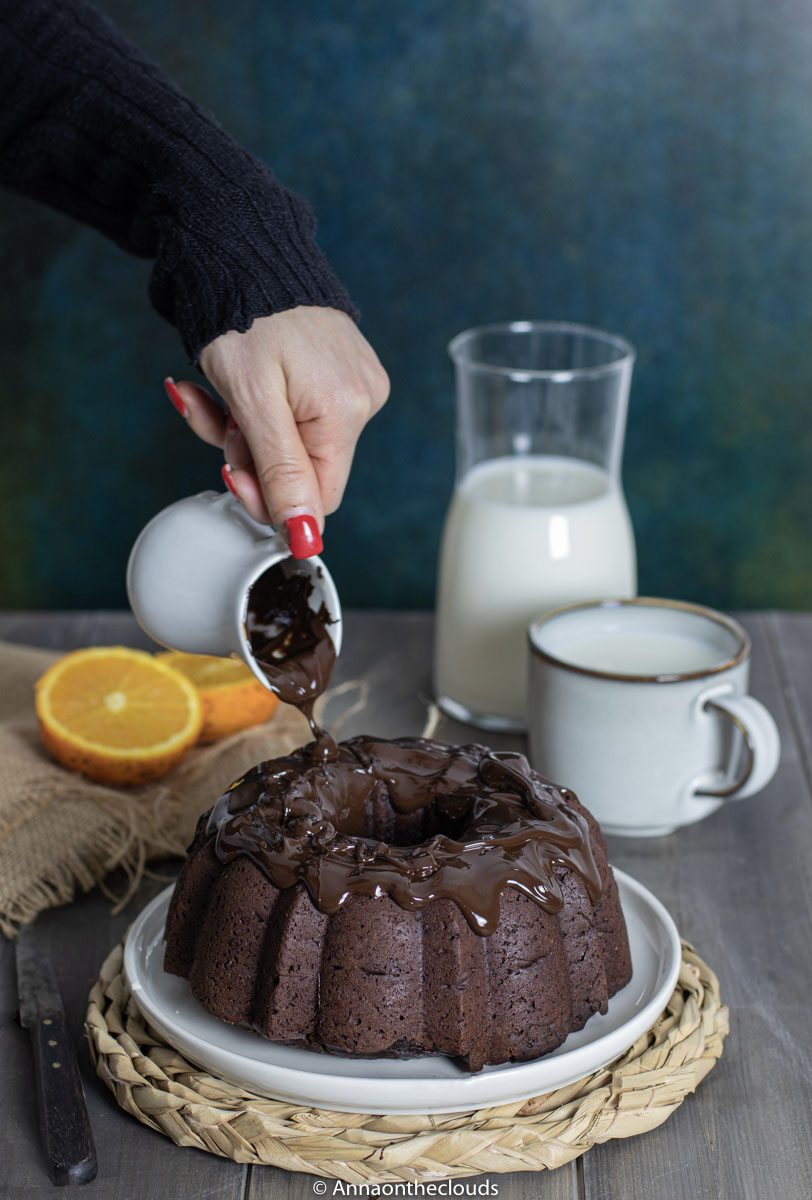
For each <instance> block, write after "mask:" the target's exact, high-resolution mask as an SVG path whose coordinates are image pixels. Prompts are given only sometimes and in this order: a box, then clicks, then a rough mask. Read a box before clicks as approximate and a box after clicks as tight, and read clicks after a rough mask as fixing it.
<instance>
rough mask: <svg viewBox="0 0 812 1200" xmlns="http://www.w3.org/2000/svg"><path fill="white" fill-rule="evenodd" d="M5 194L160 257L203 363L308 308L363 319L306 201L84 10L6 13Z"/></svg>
mask: <svg viewBox="0 0 812 1200" xmlns="http://www.w3.org/2000/svg"><path fill="white" fill-rule="evenodd" d="M0 184H3V185H5V186H7V187H10V188H13V189H14V190H15V191H18V192H22V193H24V194H25V195H27V196H32V197H34V198H35V199H37V200H41V201H43V202H45V203H46V204H49V205H51V206H52V207H54V208H57V209H60V210H61V211H62V212H65V213H68V214H69V215H70V216H72V217H76V218H78V219H79V220H80V221H84V222H85V223H86V224H88V225H92V226H94V227H95V228H96V229H98V230H100V231H101V232H102V233H103V234H106V235H107V236H108V237H110V238H112V239H113V240H114V241H116V242H117V243H118V244H119V245H120V246H122V247H123V248H124V249H125V250H127V251H129V252H130V253H131V254H137V255H140V256H142V257H145V258H154V259H155V268H154V270H153V272H152V277H151V280H150V296H151V298H152V302H153V304H154V305H155V307H156V308H157V309H158V311H159V312H160V313H162V314H163V316H165V317H166V318H167V319H168V320H169V321H171V322H172V323H173V324H174V325H175V326H176V327H177V329H178V330H179V332H180V335H181V337H182V339H183V342H184V345H185V347H186V350H187V352H188V354H189V357H190V359H191V360H192V361H193V362H196V361H197V358H198V355H199V354H200V351H201V350H202V348H203V347H204V346H205V345H207V344H208V342H210V341H212V339H213V338H215V337H217V336H218V335H219V334H221V333H225V332H226V331H227V330H230V329H236V330H239V331H240V332H243V331H244V330H246V329H247V328H248V327H249V326H250V324H251V322H252V321H253V320H254V318H255V317H258V316H266V315H268V314H270V313H275V312H281V311H283V310H284V309H288V308H294V307H295V306H296V305H299V304H312V305H322V306H329V307H332V308H338V309H341V310H342V311H344V312H347V313H350V314H351V315H352V316H355V315H356V313H355V311H354V309H353V307H352V303H351V301H350V299H349V297H348V296H347V294H346V292H345V291H344V289H343V288H342V286H341V284H340V283H339V281H338V280H337V278H336V277H335V275H334V274H333V272H332V270H331V269H330V266H329V265H328V263H327V261H326V259H325V258H324V256H323V255H322V253H321V251H320V250H319V248H318V246H317V245H316V241H315V222H314V219H313V215H312V213H311V210H310V208H309V207H308V205H307V204H306V202H305V201H304V200H303V199H302V198H301V197H300V196H297V195H296V194H295V193H293V192H290V191H288V190H287V189H286V188H284V187H283V186H282V185H281V184H280V183H279V182H278V180H277V179H275V178H274V176H273V174H272V173H271V171H270V170H269V169H268V168H267V167H266V166H265V165H264V164H263V163H262V162H260V161H259V160H258V159H256V158H254V157H253V156H252V155H250V154H248V153H247V151H245V150H243V149H242V148H241V147H240V146H238V145H237V144H236V143H235V142H234V141H233V139H232V138H230V137H229V136H228V135H227V134H226V133H224V132H223V130H222V129H220V128H219V126H218V125H217V124H216V123H215V122H214V121H213V120H212V118H211V117H209V116H207V114H206V113H204V112H203V111H202V110H201V109H200V108H198V107H197V105H196V104H194V103H193V102H192V101H191V100H190V99H189V98H188V97H187V96H185V95H184V94H183V93H182V92H181V91H180V90H179V89H178V88H177V87H176V86H175V85H174V84H173V83H172V81H171V79H169V77H168V76H167V75H166V74H165V73H164V72H163V71H162V70H161V69H160V68H159V67H157V66H156V65H155V64H154V63H152V62H150V61H149V59H147V58H146V57H145V56H144V55H143V54H141V52H140V51H139V50H137V49H136V47H135V46H133V45H132V43H130V42H128V41H127V40H126V39H125V38H124V37H123V36H122V35H121V34H120V33H119V32H118V31H117V30H116V29H115V28H114V27H113V26H112V25H111V24H110V23H109V22H108V21H107V20H106V19H105V18H104V17H102V16H101V15H100V14H99V13H98V12H97V11H96V10H95V9H94V8H93V7H92V6H91V5H89V4H87V3H86V2H85V0H0Z"/></svg>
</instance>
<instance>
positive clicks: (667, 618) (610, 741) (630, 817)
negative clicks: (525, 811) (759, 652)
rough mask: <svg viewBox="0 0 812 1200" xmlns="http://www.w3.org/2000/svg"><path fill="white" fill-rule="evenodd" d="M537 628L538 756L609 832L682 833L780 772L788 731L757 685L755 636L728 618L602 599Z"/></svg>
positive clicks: (539, 766)
mask: <svg viewBox="0 0 812 1200" xmlns="http://www.w3.org/2000/svg"><path fill="white" fill-rule="evenodd" d="M529 639H530V673H529V691H528V714H529V719H528V737H529V743H530V761H531V763H532V764H533V766H534V767H535V769H536V770H537V771H539V772H540V774H542V775H544V776H546V777H547V778H549V779H552V780H554V781H555V782H556V783H559V784H564V785H566V786H567V787H571V788H572V790H573V791H574V792H575V793H576V795H577V796H578V797H579V799H581V800H582V801H583V803H584V804H585V805H586V806H587V808H589V809H590V810H591V811H592V812H593V813H594V815H595V817H596V818H597V819H598V821H599V822H600V824H601V826H602V828H603V829H604V830H605V831H606V832H608V833H618V834H626V835H628V836H634V837H656V836H659V835H662V834H666V833H671V832H672V831H673V830H674V829H677V828H679V827H680V826H681V825H690V824H692V823H693V822H694V821H699V820H701V819H702V818H703V817H706V816H708V815H709V814H710V813H712V812H714V811H715V810H716V809H718V808H719V807H720V806H721V805H722V804H723V803H724V802H725V801H726V800H737V799H741V798H743V797H744V796H752V795H753V794H754V793H755V792H758V791H760V790H761V789H762V788H763V787H765V786H766V784H767V783H769V781H770V780H771V779H772V777H773V775H774V774H775V771H776V768H777V766H778V759H779V755H780V749H781V744H780V739H779V736H778V730H777V728H776V725H775V721H774V720H773V718H772V717H771V716H770V714H769V712H768V711H767V709H766V708H765V707H764V705H763V704H761V703H760V702H759V701H758V700H755V699H754V698H753V697H752V696H748V695H747V685H748V678H749V670H750V639H749V638H748V636H747V634H746V632H745V631H744V629H742V627H741V626H740V625H739V624H738V622H736V621H734V620H733V619H732V618H731V617H728V616H725V615H724V614H723V613H719V612H715V611H714V610H713V609H710V608H703V607H701V606H699V605H696V604H687V603H682V602H680V601H676V600H655V599H648V598H645V597H641V598H638V599H633V600H603V601H600V600H599V601H594V602H588V603H585V604H573V605H568V606H567V607H566V608H558V609H554V610H553V611H552V612H549V613H545V615H544V616H541V617H539V618H538V619H537V620H536V621H534V622H533V623H532V624H531V626H530V629H529Z"/></svg>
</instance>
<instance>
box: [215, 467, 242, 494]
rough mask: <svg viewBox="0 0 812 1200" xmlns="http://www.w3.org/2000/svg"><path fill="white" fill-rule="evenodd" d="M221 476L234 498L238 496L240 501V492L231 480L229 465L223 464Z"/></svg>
mask: <svg viewBox="0 0 812 1200" xmlns="http://www.w3.org/2000/svg"><path fill="white" fill-rule="evenodd" d="M220 474H221V475H222V476H223V483H224V484H225V485H226V487H227V488H228V490H229V491H230V492H231V494H232V496H236V497H237V499H238V500H239V498H240V496H239V492H238V491H237V489H236V488H235V486H234V480H233V479H232V478H231V467H230V466H229V465H228V463H223V468H222V470H221V471H220Z"/></svg>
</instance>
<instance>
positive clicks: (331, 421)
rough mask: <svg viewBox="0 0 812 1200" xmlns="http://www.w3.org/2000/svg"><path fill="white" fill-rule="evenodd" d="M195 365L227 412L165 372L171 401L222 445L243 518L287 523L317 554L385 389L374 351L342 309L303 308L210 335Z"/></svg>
mask: <svg viewBox="0 0 812 1200" xmlns="http://www.w3.org/2000/svg"><path fill="white" fill-rule="evenodd" d="M200 366H201V368H202V370H203V372H204V373H205V375H206V378H207V379H209V380H210V382H211V383H212V384H213V385H214V387H215V388H216V389H217V391H218V392H219V393H220V395H221V396H222V397H223V399H224V400H225V402H226V405H227V407H228V415H227V416H226V415H225V414H224V413H223V411H222V409H221V408H220V406H219V405H218V404H217V403H216V401H215V400H214V399H213V398H212V397H211V396H210V395H209V393H208V392H207V391H206V390H205V388H202V387H199V386H198V385H197V384H195V383H189V382H181V383H178V384H175V383H174V382H173V381H172V380H171V379H169V380H167V381H166V389H167V392H168V393H169V397H170V399H171V400H172V402H173V404H174V405H175V407H176V408H177V409H178V410H179V411H180V412H181V413H182V415H183V416H185V417H186V419H187V421H188V422H189V425H190V426H191V428H192V429H193V430H194V432H195V433H196V434H197V436H198V437H199V438H202V439H203V441H204V442H208V443H209V444H210V445H212V446H219V447H221V448H222V450H223V451H224V453H225V459H226V465H225V466H224V467H223V477H224V479H225V482H226V483H227V484H228V486H229V487H230V488H231V490H232V491H233V492H234V493H235V494H236V495H237V496H238V497H239V499H240V500H241V501H242V503H243V505H244V506H245V508H246V509H247V511H248V512H249V513H250V515H251V516H252V517H254V518H255V519H256V520H257V521H260V522H262V523H268V524H271V525H274V526H275V527H276V528H277V529H279V530H284V529H287V532H288V536H289V537H290V540H291V550H292V552H293V554H294V556H295V557H297V558H306V557H308V556H309V555H310V554H317V553H318V552H319V550H320V549H321V537H320V531H321V530H322V529H323V528H324V517H325V515H326V514H327V513H331V512H334V511H335V509H336V508H338V506H339V504H340V503H341V497H342V496H343V494H344V488H345V487H346V484H347V477H348V475H349V473H350V466H351V464H352V457H353V453H354V451H355V444H356V442H357V441H358V438H359V435H360V433H361V430H362V429H363V428H364V426H365V425H366V423H367V421H368V420H369V419H370V417H372V416H374V414H375V413H376V412H378V410H379V409H380V408H382V407H383V405H384V403H385V402H386V398H387V396H388V395H389V379H388V377H387V375H386V372H385V371H384V369H383V367H382V366H381V364H380V362H379V361H378V357H377V355H376V354H375V351H374V350H373V349H372V347H371V346H370V345H369V343H368V342H367V340H366V338H365V337H364V336H363V334H361V333H360V332H359V330H358V328H357V326H356V325H355V322H354V321H353V320H352V319H351V318H350V317H348V316H347V315H346V314H345V313H342V312H338V311H337V310H336V309H333V308H313V307H304V306H302V307H299V308H292V309H289V310H288V311H286V312H281V313H275V314H274V315H273V316H270V317H259V318H257V319H256V320H255V321H254V323H253V325H252V326H251V328H250V329H249V330H248V331H247V332H246V333H235V332H233V331H232V332H230V333H224V334H223V335H222V336H221V337H218V338H215V340H214V341H213V342H210V343H209V345H208V346H206V347H205V349H204V350H203V352H202V354H201V355H200ZM173 393H174V394H173Z"/></svg>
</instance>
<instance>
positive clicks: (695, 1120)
mask: <svg viewBox="0 0 812 1200" xmlns="http://www.w3.org/2000/svg"><path fill="white" fill-rule="evenodd" d="M744 623H745V624H746V625H747V627H748V629H749V631H750V633H751V635H752V637H753V680H752V684H753V691H754V693H755V694H756V695H757V696H758V697H759V699H761V700H763V701H764V703H765V704H766V705H767V706H768V708H769V709H770V711H771V712H772V713H773V715H774V716H775V717H776V720H777V721H778V724H779V728H780V730H781V733H782V737H783V739H784V754H783V757H782V764H781V767H780V769H779V772H778V775H777V776H776V778H775V779H774V780H773V782H772V783H771V784H770V786H769V787H768V788H767V789H765V791H764V792H763V793H762V794H761V795H759V796H754V797H752V798H751V799H748V800H741V801H736V802H732V803H730V804H728V805H725V806H724V807H723V808H722V809H720V810H719V811H718V812H717V813H715V814H714V815H713V816H712V817H709V818H708V819H707V820H705V821H703V822H701V823H700V824H699V825H695V826H693V827H691V828H686V829H682V830H679V831H678V832H676V833H675V834H672V835H671V836H670V837H667V838H661V839H656V840H650V841H649V840H644V839H622V838H610V839H608V840H609V844H610V857H611V859H612V861H613V862H614V863H615V864H616V865H617V866H618V867H620V868H622V869H623V870H625V871H628V872H629V873H630V874H632V875H634V876H635V877H636V878H637V879H639V880H640V881H641V882H642V883H644V884H645V885H646V886H647V887H650V888H651V889H652V891H653V892H654V893H655V894H656V895H657V896H659V897H660V899H661V900H662V901H663V903H664V904H665V905H666V907H667V908H668V909H669V910H670V911H671V913H672V915H673V916H674V918H675V920H676V922H677V925H678V927H679V929H680V931H681V933H682V934H683V936H684V937H686V938H688V939H689V940H690V941H692V942H693V943H694V945H695V946H696V948H697V950H698V952H699V953H700V954H701V955H702V957H703V958H705V959H706V961H707V962H708V963H709V964H710V965H711V966H712V967H713V969H714V970H715V971H716V973H717V974H718V976H719V979H720V982H721V989H722V999H723V1000H724V1001H725V1002H726V1003H727V1005H728V1006H729V1008H730V1020H731V1032H730V1036H729V1037H728V1039H727V1042H726V1045H725V1052H724V1055H723V1057H722V1059H721V1060H720V1062H719V1063H718V1064H717V1066H716V1067H715V1068H714V1070H713V1071H712V1072H711V1074H710V1075H709V1076H708V1077H707V1079H706V1080H705V1081H704V1082H703V1083H702V1084H701V1085H700V1087H699V1089H698V1090H697V1092H696V1094H695V1095H694V1096H691V1097H688V1098H687V1099H686V1101H685V1102H684V1103H683V1105H682V1106H681V1107H680V1108H679V1109H678V1110H677V1111H676V1112H675V1113H674V1114H673V1115H672V1116H671V1117H670V1118H669V1119H668V1121H666V1123H665V1124H664V1125H663V1126H661V1127H660V1128H659V1129H657V1130H654V1131H652V1132H651V1133H648V1134H646V1135H645V1136H644V1137H641V1138H635V1139H632V1140H631V1141H629V1142H610V1143H608V1144H607V1145H605V1146H599V1147H595V1148H594V1149H593V1150H592V1151H590V1153H589V1154H588V1155H586V1156H585V1158H584V1159H583V1168H582V1169H583V1176H584V1194H585V1196H586V1197H589V1200H629V1198H630V1197H638V1196H640V1197H644V1196H645V1197H649V1196H657V1198H658V1200H684V1198H685V1197H686V1196H714V1197H718V1200H764V1197H767V1196H780V1197H781V1198H782V1200H808V1197H809V1196H810V1195H812V1157H811V1156H810V1149H809V1148H810V1143H811V1142H812V1018H811V1017H810V1007H809V987H810V982H812V980H810V969H809V961H810V955H809V913H810V908H811V907H812V905H811V904H810V902H811V901H812V874H810V872H809V870H808V862H809V857H810V853H812V812H810V803H809V793H808V789H807V786H806V781H805V778H804V774H803V771H802V769H801V764H800V758H799V753H798V745H797V741H796V740H795V736H794V733H793V730H792V725H793V721H792V716H791V714H790V712H789V710H788V708H787V704H786V696H785V693H784V689H783V686H782V681H781V679H780V677H779V675H778V671H777V667H776V663H775V660H774V658H773V656H772V654H771V651H770V644H769V640H768V637H767V634H766V629H765V621H764V620H763V619H762V618H760V617H748V618H745V619H744ZM807 636H812V619H810V618H807Z"/></svg>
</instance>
